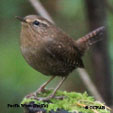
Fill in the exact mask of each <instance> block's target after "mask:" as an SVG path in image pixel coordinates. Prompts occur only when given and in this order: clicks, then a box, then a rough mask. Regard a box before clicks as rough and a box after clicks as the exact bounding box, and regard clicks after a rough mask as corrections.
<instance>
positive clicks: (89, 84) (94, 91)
mask: <svg viewBox="0 0 113 113" xmlns="http://www.w3.org/2000/svg"><path fill="white" fill-rule="evenodd" d="M77 71H78V73H79V75H80V77H81V79H82V80H83V82H84V84H85V85H86V87H87V88H88V90H89V91H90V93H91V94H92V95H93V96H94V97H95V98H96V99H97V100H99V101H101V102H104V101H103V99H102V97H101V96H100V94H99V92H98V91H97V88H96V87H95V85H94V84H93V82H92V80H91V79H90V77H89V75H88V73H87V72H86V70H85V69H80V68H79V69H78V70H77Z"/></svg>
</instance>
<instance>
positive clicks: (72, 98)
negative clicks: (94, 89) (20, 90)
mask: <svg viewBox="0 0 113 113" xmlns="http://www.w3.org/2000/svg"><path fill="white" fill-rule="evenodd" d="M51 92H52V90H47V91H46V92H45V93H41V94H40V95H38V97H47V96H48V95H50V93H51ZM56 96H64V97H65V98H64V99H63V100H58V99H55V98H53V99H51V100H50V101H51V103H47V102H42V101H38V100H35V99H33V98H32V97H31V98H24V99H23V101H22V102H21V104H29V103H30V102H34V103H35V104H37V105H39V104H48V107H47V108H44V109H46V110H47V111H48V112H49V111H51V110H54V111H56V110H57V109H58V108H59V109H64V110H67V111H69V112H82V113H93V112H94V109H85V106H104V104H102V103H101V102H99V101H95V100H94V98H93V97H91V96H88V94H87V93H86V92H85V93H83V94H81V93H76V92H70V93H69V92H66V91H64V92H63V91H57V93H56ZM96 111H97V112H98V113H110V111H109V110H108V109H107V106H106V109H95V113H97V112H96Z"/></svg>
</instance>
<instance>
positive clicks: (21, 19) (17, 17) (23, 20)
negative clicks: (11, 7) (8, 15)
mask: <svg viewBox="0 0 113 113" xmlns="http://www.w3.org/2000/svg"><path fill="white" fill-rule="evenodd" d="M15 18H16V19H18V20H20V21H21V22H25V23H27V22H26V20H25V19H24V18H23V17H19V16H16V17H15Z"/></svg>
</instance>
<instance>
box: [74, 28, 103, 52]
mask: <svg viewBox="0 0 113 113" xmlns="http://www.w3.org/2000/svg"><path fill="white" fill-rule="evenodd" d="M104 31H105V27H104V26H102V27H99V28H97V29H95V30H94V31H92V32H90V33H89V34H87V35H85V36H83V37H81V38H80V39H78V40H77V41H76V44H77V47H78V49H79V50H80V51H81V53H84V51H85V50H86V49H87V48H88V47H89V46H91V45H93V44H95V43H96V42H98V41H100V40H102V35H103V33H104Z"/></svg>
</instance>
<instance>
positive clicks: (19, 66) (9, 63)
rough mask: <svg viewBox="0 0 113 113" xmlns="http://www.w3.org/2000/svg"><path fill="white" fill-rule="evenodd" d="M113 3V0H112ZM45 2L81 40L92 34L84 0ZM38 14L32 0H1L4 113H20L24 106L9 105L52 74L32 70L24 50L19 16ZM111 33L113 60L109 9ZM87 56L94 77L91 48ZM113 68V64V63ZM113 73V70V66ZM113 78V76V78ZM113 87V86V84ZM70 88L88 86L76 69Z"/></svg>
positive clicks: (112, 17) (111, 21)
mask: <svg viewBox="0 0 113 113" xmlns="http://www.w3.org/2000/svg"><path fill="white" fill-rule="evenodd" d="M109 2H110V4H113V0H109ZM42 3H43V4H44V6H45V7H46V9H47V10H48V12H49V13H50V15H51V16H52V17H53V19H54V20H55V22H56V24H57V26H60V27H61V28H62V29H64V31H66V32H67V33H68V34H70V36H72V37H73V38H75V39H77V38H79V37H81V36H83V35H85V34H86V33H88V20H87V15H86V7H85V4H84V1H83V0H58V1H57V0H55V1H54V2H52V0H46V1H45V0H42ZM51 9H52V10H51ZM29 14H36V12H35V10H34V9H33V7H32V6H31V4H30V3H29V2H28V0H7V1H6V0H0V112H1V113H15V112H16V113H20V112H23V111H22V109H21V108H18V109H16V108H14V109H11V108H7V104H15V103H16V104H19V103H20V102H21V100H22V98H23V97H24V96H25V95H26V94H28V93H30V92H33V91H35V90H36V89H37V88H38V87H39V86H40V85H41V84H42V83H43V82H44V81H46V80H48V79H49V77H46V76H43V75H42V74H41V73H39V72H37V71H35V70H34V69H32V68H31V67H30V66H29V65H28V64H27V63H26V62H25V60H24V58H23V56H22V55H21V52H20V45H19V37H20V30H21V24H20V22H19V21H17V20H16V19H15V16H26V15H29ZM107 25H108V32H109V44H108V45H109V54H110V58H111V61H113V13H110V12H109V11H107ZM83 59H84V63H85V67H86V70H87V71H88V72H89V74H90V75H91V77H92V79H94V76H92V75H93V71H92V64H91V60H90V51H89V52H87V53H86V55H85V57H84V58H83ZM111 65H112V68H113V63H112V64H111ZM112 75H113V69H112ZM112 78H113V77H112ZM59 80H60V79H59V78H57V79H56V80H54V81H52V83H50V84H49V86H48V87H51V86H52V87H55V85H56V84H57V82H58V81H59ZM112 88H113V85H112ZM62 89H64V90H67V91H78V92H84V91H86V90H87V89H86V88H85V86H84V84H83V83H82V81H81V79H80V77H79V75H78V73H77V72H76V71H74V72H73V73H72V74H71V76H69V78H68V80H67V81H66V82H65V83H64V85H63V86H62Z"/></svg>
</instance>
